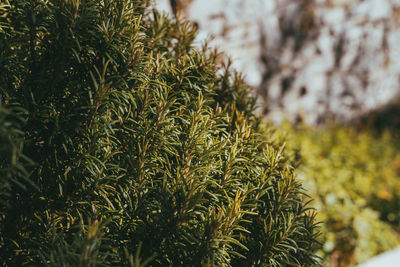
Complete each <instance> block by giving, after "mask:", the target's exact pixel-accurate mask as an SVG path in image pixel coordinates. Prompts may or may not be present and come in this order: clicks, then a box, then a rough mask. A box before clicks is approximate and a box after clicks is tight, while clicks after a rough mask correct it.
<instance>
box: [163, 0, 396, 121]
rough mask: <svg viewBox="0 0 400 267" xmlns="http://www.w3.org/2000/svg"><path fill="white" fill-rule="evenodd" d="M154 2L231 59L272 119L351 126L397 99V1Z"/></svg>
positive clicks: (199, 38) (239, 0)
mask: <svg viewBox="0 0 400 267" xmlns="http://www.w3.org/2000/svg"><path fill="white" fill-rule="evenodd" d="M156 1H157V2H156V4H157V5H158V7H159V8H161V9H164V10H165V11H167V12H170V13H172V8H171V3H172V2H173V3H174V6H175V11H176V9H177V8H178V9H179V12H178V14H179V15H180V16H185V17H187V18H189V19H190V20H192V21H193V22H196V23H197V25H198V27H199V36H198V42H199V43H201V41H202V40H204V39H206V38H210V39H211V41H210V45H211V46H216V47H219V48H220V49H221V50H222V51H224V52H225V53H226V54H228V55H229V56H230V57H232V58H233V59H234V67H235V68H237V69H238V70H239V71H241V72H243V73H244V74H245V76H246V80H247V82H248V83H249V84H250V85H252V86H253V87H254V88H256V90H257V92H258V93H259V95H260V96H261V97H263V98H264V99H265V100H266V104H265V106H264V107H265V108H264V111H265V113H266V114H267V115H268V116H269V117H271V118H272V119H273V120H277V121H280V120H281V119H282V118H288V119H289V120H291V121H297V120H304V121H306V122H308V123H313V124H316V123H322V122H324V121H326V120H327V119H331V118H335V119H339V120H342V121H349V120H352V119H354V118H357V117H359V116H361V115H364V114H366V113H368V112H370V111H374V110H376V109H379V108H381V107H383V106H385V105H387V104H389V103H392V102H394V101H398V98H399V95H400V0H156ZM177 3H178V4H177Z"/></svg>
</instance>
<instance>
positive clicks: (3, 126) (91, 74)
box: [0, 0, 317, 266]
mask: <svg viewBox="0 0 400 267" xmlns="http://www.w3.org/2000/svg"><path fill="white" fill-rule="evenodd" d="M0 10H2V12H3V15H2V16H1V17H0V26H1V28H0V32H1V38H0V39H1V43H0V82H1V83H0V92H1V94H0V100H1V101H2V102H3V103H4V104H5V109H4V110H8V111H9V113H4V111H3V109H1V111H0V131H1V132H0V134H1V138H2V139H1V140H2V147H1V149H2V151H3V146H4V147H5V150H6V153H5V154H2V158H1V161H0V169H1V173H2V175H3V176H5V177H6V179H5V180H4V181H6V183H4V184H5V185H4V186H3V185H2V187H1V190H2V192H1V197H2V198H4V200H5V203H6V204H7V205H4V206H2V210H1V212H2V213H1V214H0V263H1V265H2V266H21V265H24V264H28V265H49V266H95V265H98V266H104V265H109V266H144V265H146V264H147V265H149V266H289V265H290V266H295V265H302V266H309V265H314V264H316V256H315V255H314V250H315V248H316V246H317V243H316V241H315V237H316V235H317V232H316V222H315V220H314V217H315V215H314V212H313V211H312V210H309V209H308V208H307V207H306V206H305V205H304V204H303V203H304V202H303V198H304V197H303V196H304V194H303V190H302V188H301V185H300V183H299V182H298V181H297V180H296V179H295V177H294V169H293V167H291V164H290V162H289V161H288V160H287V159H286V158H285V156H284V155H283V146H282V145H281V144H279V143H274V142H273V141H272V139H269V138H270V137H269V135H268V133H269V132H270V131H271V129H270V128H266V127H265V126H264V125H263V124H262V123H261V121H260V119H259V118H257V117H256V116H255V115H254V112H253V110H254V102H255V101H254V99H253V98H251V97H249V96H248V95H249V91H248V88H247V87H246V85H245V84H244V83H243V82H242V79H241V77H240V75H239V74H237V73H235V72H232V71H230V70H229V68H228V67H226V68H224V67H223V66H222V65H220V64H219V63H217V62H219V60H218V56H217V54H216V53H211V52H207V54H208V55H206V53H204V52H198V51H196V50H195V49H193V48H192V47H191V43H192V41H193V39H194V37H195V30H194V28H193V27H192V26H191V25H190V24H187V23H185V22H180V21H171V20H169V19H167V18H166V17H165V16H163V15H160V14H158V13H157V12H156V11H152V10H150V9H149V8H148V3H147V2H146V1H139V0H136V1H135V0H113V1H112V0H102V1H97V0H96V1H95V0H81V1H79V0H52V1H44V0H34V1H24V0H15V1H10V2H8V1H6V2H2V3H1V4H0ZM13 107H17V108H18V110H21V112H20V113H21V114H19V115H18V114H17V113H16V112H13V111H12V109H13ZM2 108H3V107H2ZM10 112H11V113H10ZM3 114H13V115H12V116H11V117H10V116H8V115H6V116H4V115H3ZM14 115H15V116H17V115H18V117H20V119H18V120H16V119H13V118H12V117H13V116H14ZM10 121H14V122H13V123H11V124H9V122H10ZM9 125H12V127H11V126H9ZM7 129H10V131H8V130H7ZM13 129H15V130H13ZM7 131H8V132H7ZM14 138H16V139H14ZM3 140H4V144H3ZM13 151H16V152H13ZM3 155H4V157H3ZM28 159H31V160H32V161H34V164H32V162H30V160H28ZM17 163H18V164H20V166H21V167H15V166H17V165H18V164H17ZM16 164H17V165H16ZM18 166H19V165H18ZM15 169H17V171H15ZM7 177H8V178H7ZM2 179H3V178H2ZM10 181H18V182H16V183H12V182H10ZM2 183H3V180H2Z"/></svg>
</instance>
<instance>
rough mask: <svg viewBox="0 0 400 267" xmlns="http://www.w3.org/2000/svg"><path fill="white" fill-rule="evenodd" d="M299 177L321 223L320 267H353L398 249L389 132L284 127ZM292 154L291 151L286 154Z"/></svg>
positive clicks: (394, 159)
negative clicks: (321, 260) (296, 162)
mask: <svg viewBox="0 0 400 267" xmlns="http://www.w3.org/2000/svg"><path fill="white" fill-rule="evenodd" d="M288 130H289V137H288V138H287V139H288V140H289V141H290V142H289V143H288V145H289V146H290V147H292V148H296V149H298V152H299V153H295V154H293V155H292V156H293V157H296V158H297V159H300V167H299V168H298V173H299V178H300V179H301V180H303V184H304V187H305V188H306V189H307V192H308V193H309V194H310V195H311V197H313V199H314V201H313V204H312V206H313V207H314V208H316V209H317V210H318V215H317V218H318V220H320V221H321V222H322V224H321V231H322V234H321V236H320V242H321V243H322V244H323V247H322V249H321V251H320V252H319V253H320V256H321V257H322V258H323V265H324V266H355V265H357V264H359V263H362V262H365V261H366V260H367V259H369V258H371V257H373V256H375V255H377V254H379V253H382V252H384V251H387V250H390V249H392V248H394V247H396V246H398V245H400V234H399V231H400V205H399V203H400V202H399V200H400V153H399V150H398V147H399V143H398V138H397V137H396V136H395V135H394V134H393V132H390V131H383V132H382V133H379V134H376V132H375V130H374V129H372V128H369V127H365V128H361V129H356V128H353V127H349V126H347V127H345V126H339V125H331V126H329V127H323V128H318V129H315V128H311V127H307V126H301V127H299V128H298V129H297V130H293V129H290V128H288ZM289 151H294V149H292V150H289Z"/></svg>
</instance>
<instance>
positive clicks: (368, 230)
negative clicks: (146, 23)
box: [155, 0, 400, 266]
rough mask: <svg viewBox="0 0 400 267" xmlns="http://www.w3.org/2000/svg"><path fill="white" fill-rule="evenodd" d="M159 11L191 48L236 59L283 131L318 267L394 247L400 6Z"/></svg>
mask: <svg viewBox="0 0 400 267" xmlns="http://www.w3.org/2000/svg"><path fill="white" fill-rule="evenodd" d="M155 6H156V7H157V8H158V9H159V10H162V11H164V12H166V13H167V14H168V15H169V16H176V17H178V18H179V19H188V20H190V21H192V22H193V23H194V24H195V25H196V26H197V28H198V37H197V41H196V43H197V45H198V46H199V47H201V45H202V44H204V42H205V40H208V45H209V46H211V47H216V48H218V49H219V50H220V51H221V52H223V53H225V54H226V55H227V56H229V57H230V58H232V60H233V63H232V64H233V67H234V68H236V69H237V70H238V71H240V72H242V73H243V74H244V77H245V80H246V81H247V83H248V84H249V85H250V86H251V87H253V88H254V90H253V91H254V94H255V95H257V97H258V102H259V106H260V108H259V111H260V113H262V114H263V115H264V116H265V117H266V118H267V119H269V120H270V121H272V122H275V123H279V124H280V125H281V126H280V127H282V128H284V129H285V130H286V132H287V141H286V142H287V146H289V147H291V148H293V149H295V151H297V152H296V153H294V154H293V155H288V157H291V158H292V159H293V161H294V162H296V164H298V166H299V167H298V169H299V171H298V177H299V179H302V180H303V183H304V187H305V188H306V189H307V190H308V193H309V194H310V195H311V196H312V197H313V198H314V201H313V203H312V206H313V207H315V208H316V209H318V211H319V219H320V220H321V221H322V222H323V223H322V224H321V227H322V230H323V235H321V237H320V240H321V243H322V249H321V251H320V256H321V258H322V260H321V262H322V264H323V266H356V265H357V264H360V263H364V262H368V260H369V259H371V258H372V257H374V256H375V255H378V254H381V253H382V252H384V251H389V250H391V249H394V248H395V247H397V246H398V245H399V244H400V234H399V233H400V152H399V138H398V137H399V134H398V133H399V126H400V45H399V44H400V0H155ZM395 256H396V255H395ZM382 266H389V265H382ZM393 266H397V265H393Z"/></svg>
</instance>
